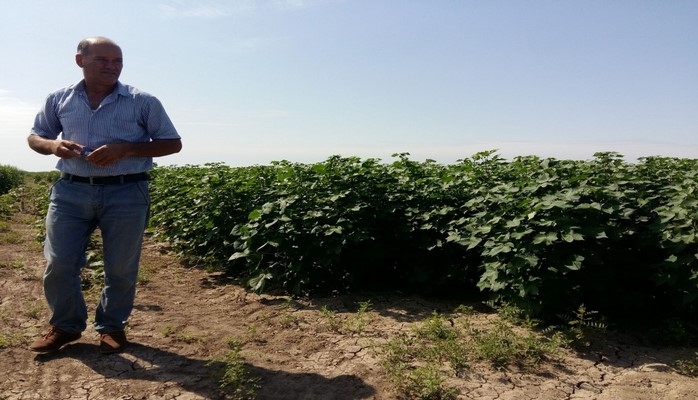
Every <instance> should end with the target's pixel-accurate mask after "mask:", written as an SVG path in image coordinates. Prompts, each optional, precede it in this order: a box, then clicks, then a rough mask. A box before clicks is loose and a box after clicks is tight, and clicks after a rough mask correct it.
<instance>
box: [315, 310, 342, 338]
mask: <svg viewBox="0 0 698 400" xmlns="http://www.w3.org/2000/svg"><path fill="white" fill-rule="evenodd" d="M320 314H321V315H322V317H323V318H324V320H325V321H326V322H327V326H328V327H329V329H330V330H331V331H332V332H341V331H342V324H341V323H340V321H339V317H337V312H336V311H334V310H330V309H329V308H327V306H326V305H325V306H322V308H321V309H320Z"/></svg>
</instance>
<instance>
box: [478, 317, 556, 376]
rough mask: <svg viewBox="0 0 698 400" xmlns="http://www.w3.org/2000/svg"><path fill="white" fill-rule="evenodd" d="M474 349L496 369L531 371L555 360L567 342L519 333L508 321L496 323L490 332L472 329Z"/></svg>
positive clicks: (489, 329) (490, 328) (552, 337)
mask: <svg viewBox="0 0 698 400" xmlns="http://www.w3.org/2000/svg"><path fill="white" fill-rule="evenodd" d="M470 333H471V337H472V346H473V349H474V350H475V352H476V354H477V356H478V358H480V359H482V360H485V361H487V362H489V363H491V364H492V366H493V367H494V368H496V369H501V368H503V367H505V366H507V365H511V364H515V365H517V366H519V367H520V368H524V369H529V368H531V367H534V366H536V365H538V364H540V362H541V361H542V360H543V359H546V358H552V357H554V356H555V355H556V354H557V353H558V351H559V350H560V348H562V347H564V346H565V345H566V344H567V342H566V340H565V338H564V335H562V334H561V333H555V334H553V335H551V336H550V337H547V336H544V335H537V334H535V333H533V332H527V333H517V332H516V331H515V330H514V329H513V328H512V326H511V325H509V324H508V323H507V322H506V321H501V320H500V321H496V322H495V323H494V326H491V327H488V328H486V329H471V331H470Z"/></svg>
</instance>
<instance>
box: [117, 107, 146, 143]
mask: <svg viewBox="0 0 698 400" xmlns="http://www.w3.org/2000/svg"><path fill="white" fill-rule="evenodd" d="M109 133H110V134H109V136H111V137H112V139H114V140H116V141H118V142H141V141H143V137H144V135H145V129H144V128H143V126H141V124H140V123H139V121H138V118H137V116H136V113H135V110H118V112H116V113H115V114H114V116H113V118H112V120H111V129H110V132H109Z"/></svg>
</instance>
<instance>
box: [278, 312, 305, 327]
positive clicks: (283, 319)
mask: <svg viewBox="0 0 698 400" xmlns="http://www.w3.org/2000/svg"><path fill="white" fill-rule="evenodd" d="M299 321H300V318H298V317H297V316H295V315H293V314H291V313H288V312H287V313H283V314H281V315H280V316H279V324H280V325H281V326H282V327H284V328H291V327H293V326H296V325H298V322H299Z"/></svg>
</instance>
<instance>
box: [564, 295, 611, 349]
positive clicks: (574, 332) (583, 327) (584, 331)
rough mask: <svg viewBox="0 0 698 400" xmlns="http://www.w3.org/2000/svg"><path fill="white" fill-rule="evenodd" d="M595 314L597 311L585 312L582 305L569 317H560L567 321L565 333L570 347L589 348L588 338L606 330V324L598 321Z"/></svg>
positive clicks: (589, 341) (589, 340)
mask: <svg viewBox="0 0 698 400" xmlns="http://www.w3.org/2000/svg"><path fill="white" fill-rule="evenodd" d="M597 314H598V311H591V310H587V308H586V307H585V306H584V304H582V305H580V306H579V307H578V308H577V310H576V311H574V312H573V313H572V314H571V315H561V316H560V318H562V319H563V320H565V321H567V329H566V333H567V336H568V337H569V338H570V340H571V344H572V345H577V346H584V347H589V346H590V345H591V339H590V337H591V336H592V335H593V334H595V333H598V332H603V331H604V330H606V324H605V323H604V322H602V321H600V320H599V317H598V316H597Z"/></svg>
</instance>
